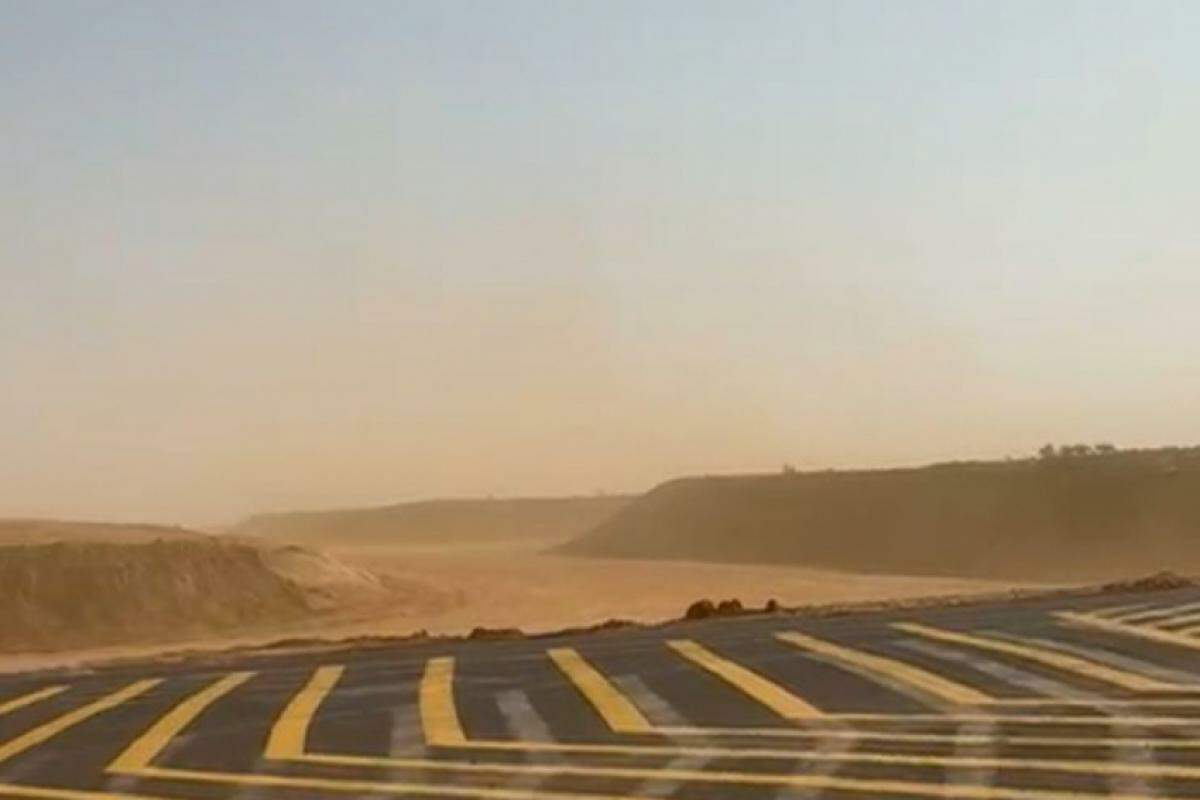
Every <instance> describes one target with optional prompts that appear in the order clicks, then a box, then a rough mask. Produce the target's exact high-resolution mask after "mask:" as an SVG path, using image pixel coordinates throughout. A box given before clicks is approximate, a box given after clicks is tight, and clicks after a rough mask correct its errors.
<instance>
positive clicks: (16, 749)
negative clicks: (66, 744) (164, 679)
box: [0, 678, 161, 763]
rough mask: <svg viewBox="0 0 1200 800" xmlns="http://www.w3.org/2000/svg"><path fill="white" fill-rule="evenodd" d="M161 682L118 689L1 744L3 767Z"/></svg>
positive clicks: (147, 680) (0, 755)
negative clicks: (9, 761)
mask: <svg viewBox="0 0 1200 800" xmlns="http://www.w3.org/2000/svg"><path fill="white" fill-rule="evenodd" d="M159 683H161V681H160V680H159V679H157V678H147V679H145V680H140V681H135V682H133V683H131V684H129V685H128V686H126V687H125V688H123V689H119V690H117V691H115V692H113V693H112V694H108V695H105V696H104V697H101V698H100V699H99V700H96V701H94V702H92V703H88V704H87V705H85V706H80V707H79V708H77V709H75V710H74V711H68V712H67V713H66V714H63V715H62V716H61V717H57V718H55V719H52V720H50V721H49V722H46V723H44V724H42V725H39V726H38V727H36V728H34V729H33V730H31V731H28V732H27V733H24V734H22V735H20V736H18V737H16V738H15V739H11V740H9V741H7V742H5V743H4V744H0V763H2V762H4V761H7V760H8V759H10V758H12V757H13V756H16V755H19V754H21V753H24V752H25V751H26V750H28V749H30V748H31V747H36V746H38V745H39V744H42V743H43V742H45V741H46V740H48V739H50V738H52V737H54V736H57V735H58V734H60V733H62V732H63V731H65V730H67V729H68V728H71V727H74V726H75V725H78V724H79V723H81V722H83V721H85V720H88V719H90V718H92V717H94V716H96V715H97V714H103V713H104V712H105V711H108V710H109V709H112V708H116V707H117V706H119V705H121V704H122V703H125V702H127V701H129V700H132V699H133V698H135V697H137V696H139V695H142V694H145V693H146V692H148V691H150V690H151V689H153V688H154V687H155V686H157V685H158V684H159Z"/></svg>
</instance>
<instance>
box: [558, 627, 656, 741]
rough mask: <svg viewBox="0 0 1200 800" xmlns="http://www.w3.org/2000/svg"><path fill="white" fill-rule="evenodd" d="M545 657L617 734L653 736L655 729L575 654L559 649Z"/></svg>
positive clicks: (631, 704)
mask: <svg viewBox="0 0 1200 800" xmlns="http://www.w3.org/2000/svg"><path fill="white" fill-rule="evenodd" d="M547 655H548V656H550V660H552V661H553V662H554V663H555V664H556V665H557V666H558V668H559V669H560V670H562V672H563V674H564V675H566V676H567V678H568V679H569V680H570V681H571V683H572V684H574V685H575V688H576V689H578V690H579V693H580V694H582V695H583V696H584V697H585V698H586V699H587V701H588V702H589V703H591V704H592V707H593V708H595V709H596V711H597V712H598V713H599V714H600V716H601V717H603V718H604V721H605V723H607V724H608V727H609V728H611V729H612V730H613V731H615V732H617V733H653V732H654V726H653V725H651V724H650V721H649V720H648V719H646V717H645V716H643V715H642V712H641V711H639V710H638V708H637V706H635V705H634V704H633V703H632V702H631V701H630V700H629V698H627V697H626V696H625V695H623V694H621V692H620V690H618V689H617V687H615V686H613V685H612V683H610V682H609V680H608V678H605V677H604V676H603V675H601V674H600V673H599V672H598V671H597V670H596V668H595V667H593V666H592V665H591V664H589V663H588V662H587V661H585V660H584V658H583V656H581V655H579V653H577V652H576V651H575V650H572V649H570V648H568V647H560V648H557V649H554V650H549V651H547Z"/></svg>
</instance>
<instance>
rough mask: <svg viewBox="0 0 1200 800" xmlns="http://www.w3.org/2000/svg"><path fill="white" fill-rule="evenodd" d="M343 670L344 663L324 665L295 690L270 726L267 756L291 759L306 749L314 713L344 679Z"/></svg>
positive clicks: (265, 753)
mask: <svg viewBox="0 0 1200 800" xmlns="http://www.w3.org/2000/svg"><path fill="white" fill-rule="evenodd" d="M344 669H345V668H344V667H341V666H325V667H318V668H317V669H316V670H314V671H313V674H312V677H311V678H310V679H309V681H308V683H307V684H305V686H304V688H303V689H301V690H300V691H299V692H297V693H296V695H295V697H293V698H292V700H291V702H290V703H288V704H287V707H286V708H284V710H283V713H282V714H280V715H279V718H278V719H277V720H275V724H274V725H273V726H272V727H271V734H270V736H268V737H267V748H266V751H265V752H264V753H263V755H264V757H266V758H276V759H277V758H290V757H292V756H298V755H300V754H301V753H303V752H304V742H305V740H306V739H307V738H308V727H309V725H310V724H311V723H312V718H313V714H315V713H316V711H317V709H318V708H319V707H320V705H321V703H322V701H324V700H325V696H326V695H328V694H329V693H330V692H331V691H332V690H333V687H334V686H336V685H337V682H338V681H339V680H341V677H342V672H343V671H344Z"/></svg>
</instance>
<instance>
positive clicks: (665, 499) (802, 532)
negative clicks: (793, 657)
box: [560, 448, 1200, 581]
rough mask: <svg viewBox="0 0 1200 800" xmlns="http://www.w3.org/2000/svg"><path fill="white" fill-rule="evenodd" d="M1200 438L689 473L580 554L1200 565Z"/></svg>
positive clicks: (859, 568) (1002, 566)
mask: <svg viewBox="0 0 1200 800" xmlns="http://www.w3.org/2000/svg"><path fill="white" fill-rule="evenodd" d="M1198 545H1200V449H1195V448H1194V449H1170V450H1156V451H1130V452H1118V453H1105V454H1097V455H1072V456H1071V457H1054V458H1044V459H1039V460H1027V461H1013V462H991V463H957V464H943V465H936V466H931V467H925V468H921V469H898V470H879V471H860V472H819V473H795V474H781V475H762V476H741V477H721V478H688V479H682V480H676V481H671V482H669V483H666V484H663V485H661V486H659V487H658V488H656V489H655V490H654V491H652V492H650V493H649V494H647V495H646V496H644V497H643V498H641V499H640V500H638V501H636V502H635V503H632V504H631V505H629V506H628V507H627V508H625V509H624V510H623V511H621V512H619V513H618V514H617V515H616V516H615V517H613V518H612V519H611V520H609V521H608V522H606V523H603V524H601V525H599V526H598V527H597V528H596V529H594V530H593V531H591V532H590V533H588V534H585V535H584V536H582V537H580V538H578V539H576V540H574V541H572V542H570V543H568V544H566V545H564V546H563V547H562V548H560V551H561V552H564V553H568V554H574V555H589V556H607V557H625V558H667V559H696V560H703V561H722V562H743V563H746V562H759V563H772V564H800V565H805V566H809V567H825V568H832V569H841V570H849V571H854V572H887V573H903V574H910V575H955V576H973V577H980V578H989V579H997V578H1013V579H1022V580H1051V581H1074V580H1089V579H1093V578H1106V577H1109V576H1127V575H1130V574H1138V573H1142V572H1152V571H1155V570H1159V569H1163V568H1170V569H1174V570H1176V571H1183V572H1189V571H1190V572H1194V571H1200V546H1198Z"/></svg>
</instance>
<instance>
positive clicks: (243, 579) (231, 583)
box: [0, 534, 387, 652]
mask: <svg viewBox="0 0 1200 800" xmlns="http://www.w3.org/2000/svg"><path fill="white" fill-rule="evenodd" d="M386 592H387V587H385V586H383V585H382V584H381V583H380V582H379V581H377V580H375V579H373V577H372V576H370V575H369V573H366V572H364V571H362V570H356V569H353V568H348V567H344V566H342V565H339V564H337V562H334V561H332V560H331V559H328V558H327V557H325V556H322V555H320V554H317V553H311V552H309V551H304V550H302V549H300V548H280V549H269V548H259V547H252V546H248V545H246V544H244V543H240V542H235V541H223V540H220V539H215V538H211V537H205V536H202V535H199V534H196V535H194V536H189V537H175V538H171V539H160V540H157V541H152V542H147V543H132V544H131V543H125V542H100V541H58V542H53V543H49V544H22V545H8V546H3V547H0V651H3V652H19V651H30V650H63V649H67V648H73V647H91V646H98V645H109V644H129V643H142V642H153V643H161V642H166V641H181V640H185V639H195V638H203V637H210V636H213V635H223V634H229V633H244V632H254V631H267V630H270V631H276V630H280V629H286V628H287V626H289V625H291V624H294V623H299V622H302V621H304V620H307V619H310V618H312V617H313V616H315V615H317V614H319V613H320V612H322V611H326V610H328V609H329V608H331V607H336V606H339V605H340V604H341V603H342V602H344V601H346V600H348V599H355V600H360V601H361V600H363V599H365V598H367V597H369V596H373V597H375V598H378V597H380V596H382V595H383V594H385V593H386Z"/></svg>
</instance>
